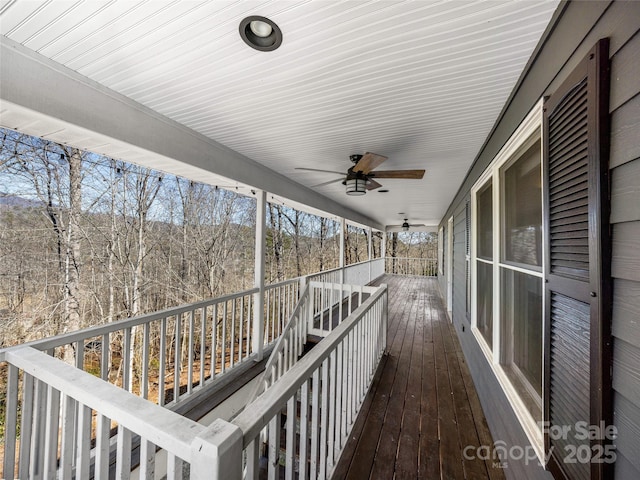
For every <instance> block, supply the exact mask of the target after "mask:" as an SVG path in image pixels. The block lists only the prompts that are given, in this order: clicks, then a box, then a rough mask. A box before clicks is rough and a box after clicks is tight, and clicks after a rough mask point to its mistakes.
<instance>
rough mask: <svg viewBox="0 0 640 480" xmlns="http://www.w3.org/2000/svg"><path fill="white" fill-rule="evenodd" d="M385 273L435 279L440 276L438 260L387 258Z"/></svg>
mask: <svg viewBox="0 0 640 480" xmlns="http://www.w3.org/2000/svg"><path fill="white" fill-rule="evenodd" d="M385 260H386V262H385V271H386V272H387V273H390V274H395V275H420V276H425V277H435V276H437V275H438V260H437V259H436V258H408V257H386V259H385Z"/></svg>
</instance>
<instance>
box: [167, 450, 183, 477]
mask: <svg viewBox="0 0 640 480" xmlns="http://www.w3.org/2000/svg"><path fill="white" fill-rule="evenodd" d="M182 465H183V462H182V459H181V458H179V457H176V456H175V455H173V454H171V453H170V454H168V455H167V480H182Z"/></svg>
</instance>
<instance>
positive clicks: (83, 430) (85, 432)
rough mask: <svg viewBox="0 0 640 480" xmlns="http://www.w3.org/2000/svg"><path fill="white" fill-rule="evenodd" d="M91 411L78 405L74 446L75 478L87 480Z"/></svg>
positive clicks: (89, 460) (89, 459) (89, 462)
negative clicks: (76, 434) (85, 479)
mask: <svg viewBox="0 0 640 480" xmlns="http://www.w3.org/2000/svg"><path fill="white" fill-rule="evenodd" d="M90 450H91V409H90V408H89V407H87V406H85V405H81V404H79V405H78V436H77V444H76V478H89V466H90V464H91V456H90Z"/></svg>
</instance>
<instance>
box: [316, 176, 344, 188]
mask: <svg viewBox="0 0 640 480" xmlns="http://www.w3.org/2000/svg"><path fill="white" fill-rule="evenodd" d="M343 180H344V177H340V178H335V179H333V180H329V181H328V182H322V183H318V184H317V185H311V187H310V188H315V187H324V186H325V185H331V184H332V183H338V182H342V181H343Z"/></svg>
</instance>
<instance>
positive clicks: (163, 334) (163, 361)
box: [158, 317, 167, 406]
mask: <svg viewBox="0 0 640 480" xmlns="http://www.w3.org/2000/svg"><path fill="white" fill-rule="evenodd" d="M158 355H160V362H159V366H158V405H160V406H163V405H164V397H165V393H164V376H165V371H166V368H167V317H163V319H162V320H161V322H160V351H159V352H158Z"/></svg>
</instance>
